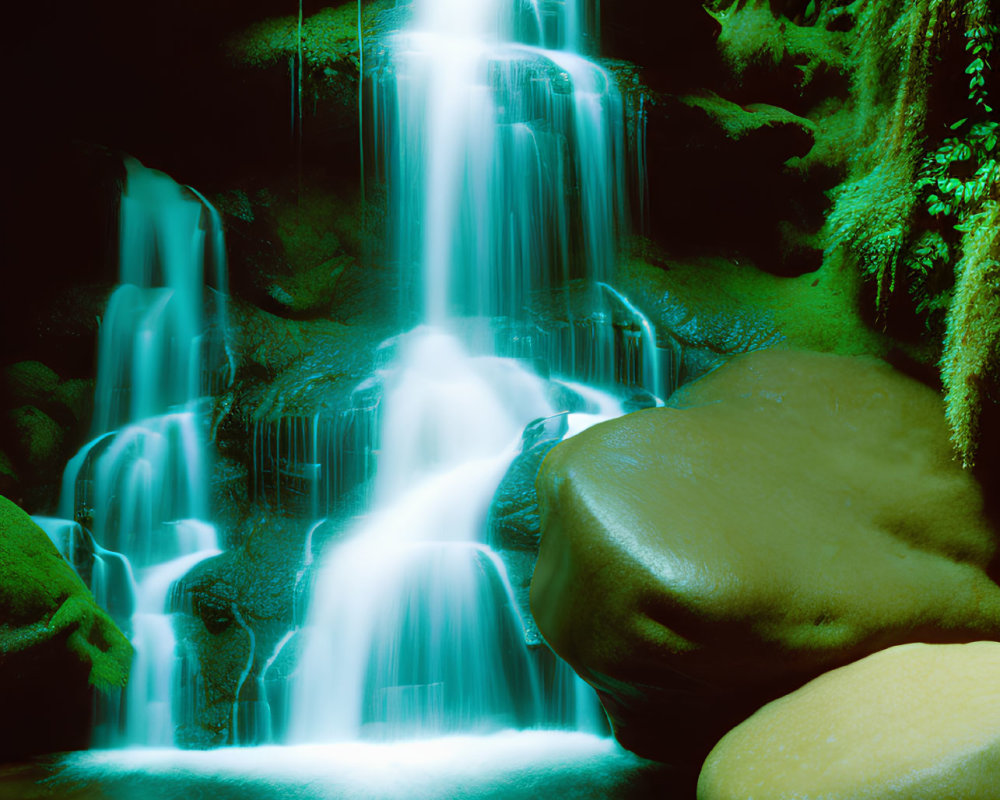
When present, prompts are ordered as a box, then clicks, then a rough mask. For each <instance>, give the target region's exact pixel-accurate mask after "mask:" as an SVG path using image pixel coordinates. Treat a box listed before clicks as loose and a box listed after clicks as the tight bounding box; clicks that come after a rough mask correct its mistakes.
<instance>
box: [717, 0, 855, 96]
mask: <svg viewBox="0 0 1000 800" xmlns="http://www.w3.org/2000/svg"><path fill="white" fill-rule="evenodd" d="M716 5H719V4H716ZM771 6H772V3H771V2H770V0H750V2H734V3H731V4H729V5H728V7H726V8H720V9H719V10H717V11H714V12H711V11H710V12H709V13H711V14H712V16H714V17H715V18H716V20H718V22H719V24H720V26H721V28H722V30H721V32H720V34H719V50H720V51H721V53H722V55H723V57H725V59H726V60H727V61H728V62H729V65H730V66H731V67H732V69H733V72H735V74H736V75H737V76H738V77H739V76H742V75H743V73H744V72H745V71H746V70H747V69H748V68H749V67H751V66H755V65H760V66H764V67H777V66H780V65H781V64H782V63H785V62H790V63H793V64H795V66H796V68H798V69H799V70H800V71H801V72H802V81H801V85H802V86H803V87H805V86H807V85H808V84H809V83H810V82H811V81H812V80H813V78H814V77H815V76H816V75H817V74H818V73H819V72H820V71H821V70H826V69H834V70H836V71H838V72H844V71H846V70H847V67H848V62H847V56H846V52H845V48H844V42H845V37H844V36H843V35H842V34H838V33H835V32H831V31H828V30H826V29H825V27H824V26H823V25H819V24H814V25H798V24H796V23H795V22H793V21H792V20H789V19H787V18H785V17H780V16H776V15H775V14H774V13H773V11H772V10H771Z"/></svg>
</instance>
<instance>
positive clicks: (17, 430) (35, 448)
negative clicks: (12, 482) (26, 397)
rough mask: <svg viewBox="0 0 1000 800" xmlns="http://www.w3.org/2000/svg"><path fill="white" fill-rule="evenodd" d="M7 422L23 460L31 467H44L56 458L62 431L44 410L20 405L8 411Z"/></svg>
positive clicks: (61, 442) (61, 443)
mask: <svg viewBox="0 0 1000 800" xmlns="http://www.w3.org/2000/svg"><path fill="white" fill-rule="evenodd" d="M7 418H8V422H9V424H10V427H11V428H12V430H13V433H14V438H15V442H16V443H17V447H18V449H19V450H20V454H21V456H22V457H23V459H24V462H25V463H27V464H28V466H30V467H31V468H32V469H45V468H46V467H48V466H51V465H52V464H53V462H54V461H55V460H57V459H58V457H59V454H60V452H61V449H62V445H63V431H62V429H61V428H60V427H59V425H58V424H57V423H56V422H55V420H53V419H52V418H51V417H50V416H49V415H48V414H46V413H45V412H44V411H40V410H39V409H37V408H35V407H34V406H21V407H20V408H15V409H14V410H12V411H9V412H8V414H7Z"/></svg>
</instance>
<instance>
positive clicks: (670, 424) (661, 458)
mask: <svg viewBox="0 0 1000 800" xmlns="http://www.w3.org/2000/svg"><path fill="white" fill-rule="evenodd" d="M538 490H539V504H540V508H541V518H542V530H543V535H542V544H541V550H540V553H539V560H538V566H537V568H536V571H535V575H534V578H533V582H532V590H531V607H532V610H533V611H534V616H535V619H536V621H537V623H538V626H539V629H540V630H541V632H542V634H543V635H544V636H545V639H546V641H547V642H548V643H549V644H550V645H551V646H552V647H553V648H554V649H555V650H556V651H557V652H558V653H559V654H560V655H561V656H563V657H564V658H565V659H566V660H567V661H569V663H570V664H571V665H572V666H573V667H574V668H575V669H576V670H577V671H578V672H579V673H580V674H581V675H582V676H583V677H584V678H585V679H586V680H587V681H588V682H590V683H591V684H592V685H593V686H594V687H595V688H596V689H597V690H598V692H599V693H600V695H601V697H602V700H603V702H604V705H605V708H606V710H607V711H608V713H609V715H610V717H611V720H612V723H613V725H614V728H615V732H616V734H617V736H618V738H619V740H620V741H621V742H622V743H623V744H624V745H625V746H627V747H629V748H630V749H633V750H634V751H636V752H637V753H639V754H641V755H644V756H648V757H651V758H656V759H661V760H665V761H671V762H674V763H688V764H690V765H697V764H699V763H700V761H701V760H702V759H703V758H704V757H705V755H706V754H707V753H708V751H709V750H710V749H711V747H712V745H713V744H714V743H715V741H716V740H717V739H718V738H719V737H720V736H722V735H723V734H724V733H725V732H726V731H727V730H729V729H730V728H731V727H732V726H733V725H735V724H737V723H738V722H740V721H741V720H742V719H744V718H745V717H747V716H748V715H749V714H751V713H752V712H753V711H754V710H755V709H757V708H759V707H760V706H761V705H763V704H764V703H765V702H768V701H769V700H772V699H774V698H776V697H778V696H780V695H782V694H785V693H787V692H789V691H792V690H794V689H795V688H797V687H798V686H801V685H802V684H803V683H805V682H806V681H808V680H810V679H812V678H814V677H815V676H817V675H818V674H820V673H822V672H824V671H827V670H829V669H832V668H835V667H837V666H840V665H843V664H846V663H849V662H851V661H854V660H857V659H859V658H862V657H864V656H866V655H868V654H870V653H873V652H875V651H878V650H881V649H883V648H885V647H888V646H891V645H894V644H900V643H905V642H913V641H925V642H964V641H973V640H977V639H997V638H1000V587H998V585H997V583H996V577H997V563H996V560H995V558H996V554H997V549H998V548H997V544H998V541H997V533H996V530H995V528H994V527H993V526H992V525H991V523H990V521H989V520H988V519H987V516H986V512H985V508H984V499H983V495H982V492H981V489H980V487H979V485H978V484H977V482H976V480H975V479H974V478H973V477H972V475H971V474H970V473H969V472H968V471H965V470H963V469H962V468H961V467H960V466H959V465H958V464H957V463H956V462H955V460H954V459H953V455H952V451H951V447H950V444H949V441H948V435H947V431H946V428H945V423H944V418H943V414H942V410H941V400H940V397H939V396H938V395H937V394H936V393H935V392H933V391H932V390H930V389H928V388H927V387H925V386H923V385H921V384H919V383H917V382H915V381H912V380H910V379H909V378H906V377H904V376H902V375H901V374H899V373H897V372H895V371H894V370H893V369H892V368H891V367H889V366H888V365H886V364H884V363H882V362H879V361H876V360H874V359H867V358H846V357H840V356H832V355H822V354H816V353H803V352H792V351H779V350H765V351H760V352H757V353H750V354H746V355H742V356H736V357H734V358H733V359H732V360H731V361H730V362H729V363H728V364H727V365H725V366H723V367H721V368H719V369H717V370H715V371H714V372H712V373H710V374H709V375H707V376H706V377H704V378H702V379H701V380H699V381H696V382H694V383H692V384H690V385H688V386H687V387H685V388H684V389H682V390H681V391H680V392H678V393H677V394H675V395H674V397H673V398H672V399H671V401H670V403H669V407H667V408H661V409H651V410H647V411H642V412H639V413H637V414H632V415H629V416H627V417H623V418H620V419H618V420H614V421H611V422H607V423H603V424H601V425H598V426H595V427H593V428H591V429H589V430H588V431H585V432H584V433H582V434H580V435H578V436H576V437H574V438H572V439H570V440H568V441H566V442H564V443H562V444H560V445H559V446H558V447H556V448H555V449H554V450H553V451H552V453H550V455H549V457H548V458H547V459H546V461H545V463H544V465H543V468H542V471H541V474H540V475H539V479H538Z"/></svg>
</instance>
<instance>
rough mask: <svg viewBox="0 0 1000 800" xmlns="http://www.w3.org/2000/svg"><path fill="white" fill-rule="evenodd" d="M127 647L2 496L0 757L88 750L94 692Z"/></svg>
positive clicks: (116, 673)
mask: <svg viewBox="0 0 1000 800" xmlns="http://www.w3.org/2000/svg"><path fill="white" fill-rule="evenodd" d="M131 658H132V648H131V645H129V643H128V641H127V640H126V639H125V637H124V635H122V633H121V631H119V630H118V628H117V627H115V624H114V623H113V622H112V621H111V619H110V618H109V617H108V616H107V615H106V614H105V613H104V612H103V611H101V609H100V608H98V607H97V605H96V604H95V602H94V598H93V596H92V595H91V594H90V592H89V591H88V590H87V587H86V586H85V585H84V584H83V581H81V580H80V578H79V577H77V575H76V573H74V572H73V570H72V569H71V568H70V566H69V564H67V563H66V561H65V560H64V559H63V558H62V556H60V555H59V553H58V551H57V550H56V548H55V546H54V545H53V544H52V542H51V541H50V540H49V538H48V537H47V536H46V535H45V533H44V532H43V531H42V530H41V528H39V527H38V526H37V525H35V524H34V522H32V520H31V518H30V517H29V516H28V515H27V514H26V513H25V512H24V511H22V510H21V509H20V508H18V507H17V506H16V505H15V504H14V503H12V502H11V501H10V500H7V499H6V498H3V497H0V708H3V711H4V724H3V726H2V727H0V760H3V759H4V758H5V757H10V758H15V757H20V756H24V755H28V754H32V753H39V752H47V751H52V750H61V749H69V748H74V747H81V746H85V745H86V743H87V736H88V734H89V724H90V709H91V690H90V687H94V688H96V689H99V690H110V689H114V688H120V687H122V686H124V685H125V681H126V679H127V678H128V670H129V665H130V663H131Z"/></svg>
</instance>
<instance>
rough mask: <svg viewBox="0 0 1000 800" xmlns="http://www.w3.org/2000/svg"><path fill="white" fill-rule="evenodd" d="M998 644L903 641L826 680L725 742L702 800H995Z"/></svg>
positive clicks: (712, 760)
mask: <svg viewBox="0 0 1000 800" xmlns="http://www.w3.org/2000/svg"><path fill="white" fill-rule="evenodd" d="M998 685H1000V644H998V643H997V642H975V643H973V644H963V645H925V644H908V645H901V646H899V647H892V648H889V649H888V650H883V651H881V652H879V653H875V654H874V655H871V656H868V657H867V658H864V659H862V660H861V661H858V662H855V663H854V664H850V665H848V666H846V667H841V668H840V669H837V670H834V671H833V672H828V673H826V674H825V675H821V676H820V677H819V678H816V679H815V680H813V681H811V682H810V683H808V684H806V685H805V686H803V687H802V688H801V689H799V690H798V691H795V692H793V693H792V694H790V695H787V696H785V697H782V698H781V699H779V700H775V701H774V702H773V703H769V704H768V705H766V706H764V708H762V709H760V710H759V711H758V712H757V713H756V714H754V715H753V716H752V717H750V719H748V720H746V721H745V722H743V723H742V724H741V725H739V726H737V727H736V728H735V729H733V730H732V731H730V732H729V733H727V734H726V735H725V736H724V737H723V739H722V741H720V742H719V743H718V744H717V745H716V746H715V748H714V749H713V750H712V753H711V755H709V757H708V759H707V760H706V762H705V765H704V768H703V769H702V772H701V776H700V778H699V781H698V798H699V800H737V798H746V797H750V796H751V795H753V796H758V795H759V796H761V797H767V798H769V799H770V800H790V799H791V798H796V800H819V798H823V800H857V799H858V798H869V797H870V798H877V797H899V798H905V799H906V800H924V799H925V798H926V800H932V799H936V798H941V797H961V798H962V800H992V798H995V797H996V796H997V787H1000V703H998V702H997V686H998Z"/></svg>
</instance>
